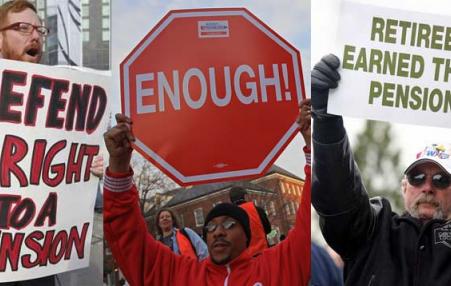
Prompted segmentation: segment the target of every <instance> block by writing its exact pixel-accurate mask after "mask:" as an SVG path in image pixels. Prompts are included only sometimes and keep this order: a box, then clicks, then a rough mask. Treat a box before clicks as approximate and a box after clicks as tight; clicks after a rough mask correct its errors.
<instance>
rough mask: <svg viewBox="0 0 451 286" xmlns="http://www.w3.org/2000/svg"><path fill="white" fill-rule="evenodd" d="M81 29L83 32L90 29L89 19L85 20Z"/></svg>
mask: <svg viewBox="0 0 451 286" xmlns="http://www.w3.org/2000/svg"><path fill="white" fill-rule="evenodd" d="M81 27H82V28H83V30H87V29H89V18H83V20H82V22H81Z"/></svg>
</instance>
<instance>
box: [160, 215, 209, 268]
mask: <svg viewBox="0 0 451 286" xmlns="http://www.w3.org/2000/svg"><path fill="white" fill-rule="evenodd" d="M155 220H156V221H155V225H156V227H157V232H158V235H159V238H158V240H159V241H160V242H162V243H163V244H164V245H166V246H168V247H169V248H170V249H171V250H172V251H173V252H174V253H176V254H179V255H186V256H190V257H193V258H196V259H198V260H202V259H204V258H206V257H207V256H208V249H207V245H206V244H205V242H204V241H203V240H202V238H201V237H200V236H199V235H198V234H197V233H196V232H195V231H193V230H192V229H190V228H188V227H184V228H180V227H179V224H178V221H177V217H176V215H175V214H174V212H173V211H172V210H170V209H161V210H159V211H158V213H157V215H156V217H155Z"/></svg>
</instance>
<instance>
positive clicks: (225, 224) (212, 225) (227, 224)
mask: <svg viewBox="0 0 451 286" xmlns="http://www.w3.org/2000/svg"><path fill="white" fill-rule="evenodd" d="M236 224H237V222H236V221H234V220H231V219H227V220H225V221H223V222H222V223H218V224H215V223H213V222H209V223H208V224H207V225H206V226H205V229H206V230H207V232H210V233H211V232H214V231H215V230H216V229H217V228H218V226H219V225H222V227H223V228H224V229H225V230H228V229H231V228H232V227H233V226H234V225H236Z"/></svg>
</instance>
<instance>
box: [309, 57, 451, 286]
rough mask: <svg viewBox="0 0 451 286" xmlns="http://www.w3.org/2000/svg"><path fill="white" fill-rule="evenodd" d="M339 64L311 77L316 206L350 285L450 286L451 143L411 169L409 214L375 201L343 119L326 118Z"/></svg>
mask: <svg viewBox="0 0 451 286" xmlns="http://www.w3.org/2000/svg"><path fill="white" fill-rule="evenodd" d="M339 66H340V61H339V59H338V58H337V57H336V56H334V55H328V56H325V57H323V58H322V59H321V61H320V62H319V63H318V64H316V65H315V67H314V69H313V71H312V109H313V111H312V112H313V121H314V124H313V126H314V127H313V146H314V150H315V153H314V162H313V174H314V175H313V179H312V203H313V205H314V207H315V209H316V210H317V212H318V214H319V215H320V225H321V230H322V232H323V235H324V237H325V238H326V241H327V242H328V243H329V244H330V246H331V247H332V248H333V249H334V250H335V251H336V252H338V253H339V254H340V255H341V257H342V258H343V260H344V262H345V268H344V277H345V283H346V284H345V285H371V286H374V285H384V286H386V285H396V286H403V285H406V286H407V285H409V286H411V285H451V267H450V261H451V185H450V173H451V158H450V156H451V144H432V145H430V146H427V147H425V148H424V149H423V150H422V152H421V153H419V154H418V155H417V158H415V160H413V162H412V163H411V164H410V165H409V166H408V167H407V168H406V170H405V172H404V177H403V179H402V181H401V190H402V195H403V199H404V205H405V209H406V212H405V213H404V214H402V215H398V214H395V213H393V212H392V209H391V205H390V202H389V201H388V200H386V199H385V198H380V197H377V198H373V199H369V198H368V194H367V193H366V191H365V187H364V186H363V183H362V180H361V178H360V174H359V170H358V168H357V166H356V164H355V163H354V159H353V155H352V151H351V149H350V145H349V142H348V138H347V135H346V130H345V128H344V125H343V119H342V117H341V116H336V115H330V114H327V112H326V110H327V99H328V96H329V95H328V94H329V89H330V88H336V87H337V86H338V81H339V80H340V75H339V73H338V72H337V69H338V67H339Z"/></svg>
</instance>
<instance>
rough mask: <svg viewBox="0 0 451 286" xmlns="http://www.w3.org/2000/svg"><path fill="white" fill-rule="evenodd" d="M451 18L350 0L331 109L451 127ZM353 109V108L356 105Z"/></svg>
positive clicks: (344, 13) (343, 16)
mask: <svg viewBox="0 0 451 286" xmlns="http://www.w3.org/2000/svg"><path fill="white" fill-rule="evenodd" d="M450 23H451V17H446V16H441V15H432V14H425V13H415V12H412V11H403V10H396V9H388V8H382V7H377V6H371V5H364V4H358V3H353V2H348V1H344V2H343V4H342V7H341V12H340V20H339V30H338V34H337V44H338V47H337V52H336V54H337V55H338V56H339V57H340V60H341V70H340V74H341V78H342V79H341V82H340V84H339V88H337V89H336V90H335V91H332V92H331V96H329V103H328V112H329V113H334V114H344V115H349V116H356V117H362V118H367V119H376V120H386V121H393V122H399V123H409V124H419V125H428V126H437V127H449V126H451V116H450V114H451V88H450V85H449V82H450V80H451V25H450ZM350 107H352V108H350Z"/></svg>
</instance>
